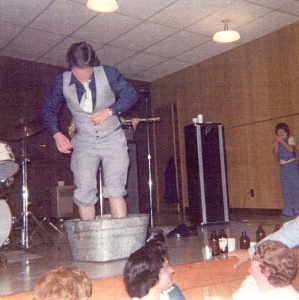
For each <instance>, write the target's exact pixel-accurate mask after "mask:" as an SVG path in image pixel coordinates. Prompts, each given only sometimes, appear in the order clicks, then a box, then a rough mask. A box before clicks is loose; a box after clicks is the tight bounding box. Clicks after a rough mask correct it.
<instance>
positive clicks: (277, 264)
mask: <svg viewBox="0 0 299 300" xmlns="http://www.w3.org/2000/svg"><path fill="white" fill-rule="evenodd" d="M253 260H256V261H258V262H259V263H260V267H261V272H262V273H263V274H265V275H266V277H267V279H268V281H269V282H270V284H271V285H273V286H275V287H284V286H287V285H289V284H290V283H291V281H292V280H293V279H294V278H295V276H296V274H297V268H298V258H297V255H296V254H295V253H294V252H293V250H292V249H290V248H289V247H287V246H286V245H285V244H283V243H281V242H277V241H265V242H262V243H261V244H258V245H257V246H256V250H255V254H254V256H253Z"/></svg>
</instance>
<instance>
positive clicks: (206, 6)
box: [149, 0, 234, 29]
mask: <svg viewBox="0 0 299 300" xmlns="http://www.w3.org/2000/svg"><path fill="white" fill-rule="evenodd" d="M231 1H234V0H231ZM228 2H230V1H227V0H213V1H211V0H200V1H199V0H180V1H176V2H174V3H173V4H171V5H169V6H168V7H166V8H165V9H164V10H162V11H161V12H159V13H157V14H156V15H154V16H153V17H151V18H149V21H152V22H156V23H159V24H162V25H167V26H170V27H174V28H180V29H183V28H185V27H187V26H189V25H191V24H192V23H194V22H196V21H198V20H200V19H201V18H203V17H205V16H208V15H209V14H211V13H213V12H215V11H217V10H218V9H220V8H223V7H225V6H226V5H227V3H228Z"/></svg>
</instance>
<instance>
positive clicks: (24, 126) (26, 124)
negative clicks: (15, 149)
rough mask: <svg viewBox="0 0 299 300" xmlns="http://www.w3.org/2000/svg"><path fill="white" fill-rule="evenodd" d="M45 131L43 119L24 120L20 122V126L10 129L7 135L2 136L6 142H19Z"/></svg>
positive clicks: (0, 135)
mask: <svg viewBox="0 0 299 300" xmlns="http://www.w3.org/2000/svg"><path fill="white" fill-rule="evenodd" d="M43 129H44V124H43V122H42V120H41V119H36V120H33V121H30V120H28V119H27V118H23V119H20V120H19V124H18V125H16V126H14V127H12V128H11V129H9V130H8V131H7V132H6V133H4V134H0V137H1V138H3V139H4V140H8V141H9V140H19V139H22V138H26V137H29V136H31V135H33V134H35V133H38V132H40V131H42V130H43Z"/></svg>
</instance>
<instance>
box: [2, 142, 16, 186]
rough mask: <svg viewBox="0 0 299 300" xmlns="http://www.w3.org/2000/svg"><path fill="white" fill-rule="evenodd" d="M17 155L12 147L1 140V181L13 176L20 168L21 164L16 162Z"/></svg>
mask: <svg viewBox="0 0 299 300" xmlns="http://www.w3.org/2000/svg"><path fill="white" fill-rule="evenodd" d="M15 160H16V159H15V156H14V154H13V152H12V150H11V147H10V146H9V145H8V144H7V143H5V142H1V141H0V181H1V182H2V181H5V180H7V179H8V178H10V177H12V176H13V175H15V174H16V173H17V171H18V170H19V165H18V164H17V163H16V162H15Z"/></svg>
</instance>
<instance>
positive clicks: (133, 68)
mask: <svg viewBox="0 0 299 300" xmlns="http://www.w3.org/2000/svg"><path fill="white" fill-rule="evenodd" d="M163 61H165V58H162V57H159V56H154V55H151V54H146V53H138V54H136V55H134V56H132V57H130V58H128V59H126V60H125V61H123V62H121V63H120V64H118V65H117V66H116V67H117V68H118V69H119V70H121V72H122V73H123V74H125V76H132V75H135V74H138V73H140V72H142V71H144V70H147V69H149V68H151V67H153V66H155V65H157V64H159V63H161V62H163Z"/></svg>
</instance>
